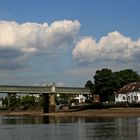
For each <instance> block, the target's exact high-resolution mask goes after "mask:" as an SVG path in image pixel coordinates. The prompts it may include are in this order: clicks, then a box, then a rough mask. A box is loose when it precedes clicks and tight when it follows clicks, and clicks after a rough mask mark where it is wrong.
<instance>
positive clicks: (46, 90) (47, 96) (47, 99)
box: [0, 85, 90, 113]
mask: <svg viewBox="0 0 140 140" xmlns="http://www.w3.org/2000/svg"><path fill="white" fill-rule="evenodd" d="M0 93H7V94H8V95H9V96H11V94H42V95H43V112H44V113H49V112H55V106H56V103H55V97H54V95H55V94H74V95H77V94H90V90H89V89H88V88H81V87H56V86H55V85H52V86H11V85H0ZM9 99H10V98H9ZM9 102H10V100H9Z"/></svg>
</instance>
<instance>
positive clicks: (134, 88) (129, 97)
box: [115, 82, 140, 103]
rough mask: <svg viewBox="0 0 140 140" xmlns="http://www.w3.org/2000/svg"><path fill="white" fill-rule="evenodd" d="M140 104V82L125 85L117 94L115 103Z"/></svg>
mask: <svg viewBox="0 0 140 140" xmlns="http://www.w3.org/2000/svg"><path fill="white" fill-rule="evenodd" d="M120 102H129V103H140V82H134V83H130V84H127V85H125V86H124V87H122V88H121V89H120V90H119V91H118V92H116V93H115V103H120Z"/></svg>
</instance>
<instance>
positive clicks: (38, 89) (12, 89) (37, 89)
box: [0, 85, 90, 94]
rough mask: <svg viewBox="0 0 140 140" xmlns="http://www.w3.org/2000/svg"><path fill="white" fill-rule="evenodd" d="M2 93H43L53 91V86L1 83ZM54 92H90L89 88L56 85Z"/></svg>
mask: <svg viewBox="0 0 140 140" xmlns="http://www.w3.org/2000/svg"><path fill="white" fill-rule="evenodd" d="M0 93H19V94H28V93H30V94H42V93H46V94H47V93H52V89H51V86H50V87H48V86H9V85H0ZM54 94H90V90H89V89H87V88H78V87H55V92H54Z"/></svg>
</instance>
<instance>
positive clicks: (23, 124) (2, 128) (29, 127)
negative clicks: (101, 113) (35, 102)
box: [0, 116, 140, 140]
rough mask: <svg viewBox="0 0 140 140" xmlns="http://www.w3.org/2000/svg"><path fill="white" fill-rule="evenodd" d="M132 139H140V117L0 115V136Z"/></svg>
mask: <svg viewBox="0 0 140 140" xmlns="http://www.w3.org/2000/svg"><path fill="white" fill-rule="evenodd" d="M132 139H133V140H139V139H140V118H124V117H123V118H111V117H110V118H103V117H101V118H94V117H48V116H44V117H43V116H39V117H37V116H36V117H34V116H32V117H31V116H0V140H132Z"/></svg>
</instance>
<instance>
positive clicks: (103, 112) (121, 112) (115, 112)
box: [0, 108, 140, 117]
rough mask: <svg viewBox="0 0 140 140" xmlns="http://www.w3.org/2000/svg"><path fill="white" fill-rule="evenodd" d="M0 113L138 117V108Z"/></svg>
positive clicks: (5, 112) (139, 110) (1, 112)
mask: <svg viewBox="0 0 140 140" xmlns="http://www.w3.org/2000/svg"><path fill="white" fill-rule="evenodd" d="M0 115H7V116H8V115H9V116H10V115H13V116H21V115H22V116H23V115H30V116H49V117H140V108H109V109H87V110H80V111H72V112H67V111H65V112H55V113H46V114H43V112H42V111H0Z"/></svg>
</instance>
